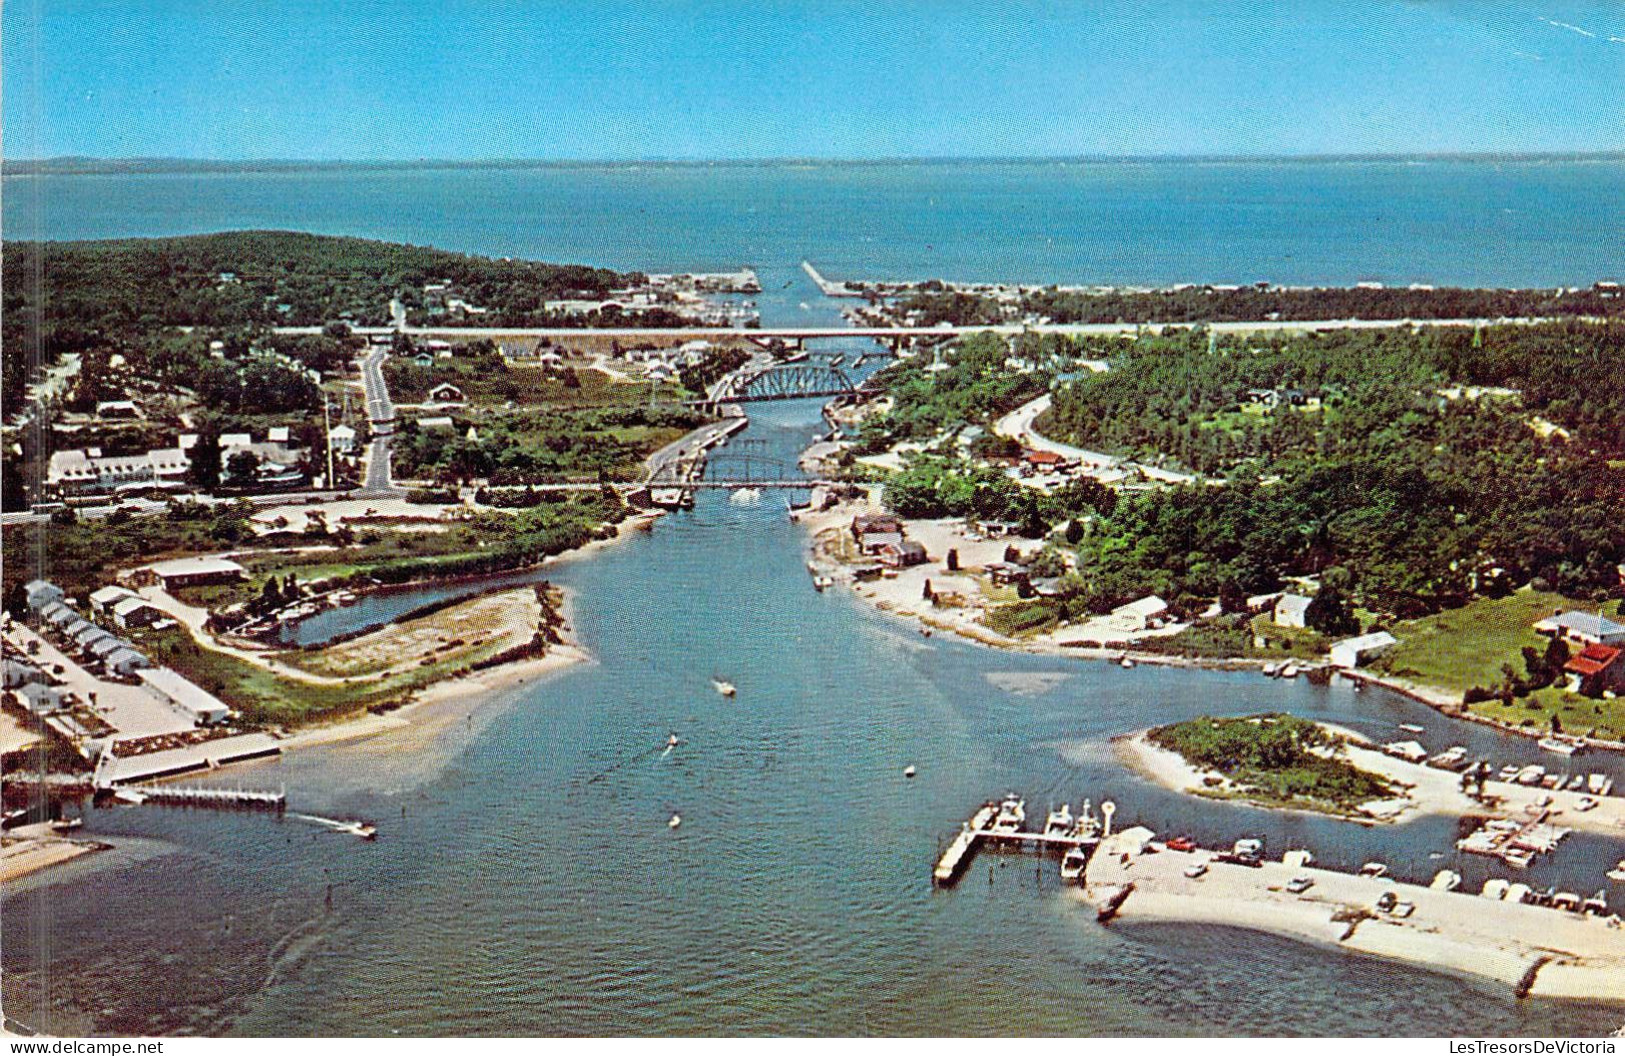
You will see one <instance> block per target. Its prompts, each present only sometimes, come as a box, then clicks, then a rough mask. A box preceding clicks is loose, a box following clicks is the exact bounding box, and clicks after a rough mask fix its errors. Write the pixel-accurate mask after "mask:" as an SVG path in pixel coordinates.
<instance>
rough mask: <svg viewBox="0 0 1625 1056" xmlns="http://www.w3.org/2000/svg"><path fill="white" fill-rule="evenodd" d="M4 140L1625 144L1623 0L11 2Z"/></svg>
mask: <svg viewBox="0 0 1625 1056" xmlns="http://www.w3.org/2000/svg"><path fill="white" fill-rule="evenodd" d="M3 17H4V26H3V29H4V37H3V59H0V61H3V70H0V73H3V76H4V84H5V93H4V111H3V119H4V135H5V153H6V156H8V157H14V158H27V157H47V156H56V155H64V154H82V155H91V156H100V157H137V156H158V157H192V158H219V159H247V158H301V159H321V160H337V159H346V160H399V159H413V158H435V159H477V158H548V159H637V158H684V159H723V158H764V157H828V158H875V157H945V156H954V157H964V156H1010V155H1020V156H1029V155H1038V156H1044V155H1080V154H1130V155H1144V154H1314V153H1344V152H1393V153H1404V152H1425V151H1542V150H1549V151H1568V150H1617V149H1625V89H1622V86H1625V5H1622V4H1619V3H1616V2H1608V3H1593V4H1546V5H1536V6H1529V5H1527V4H1504V3H1489V2H1483V3H1465V2H1464V3H1450V2H1438V3H1421V2H1412V3H1397V2H1385V0H1374V2H1369V3H1358V4H1356V3H1337V4H1333V3H1320V2H1316V0H1299V2H1296V3H1279V4H1240V3H1228V4H1221V3H1190V2H1171V3H1162V4H1139V3H1132V2H1130V3H1120V4H1109V5H1108V4H1083V3H1075V4H1069V3H1061V2H1052V3H1044V4H1028V3H1022V2H1004V0H979V2H976V3H966V4H959V3H954V2H950V0H942V2H938V3H929V4H927V3H909V2H899V3H887V2H884V0H867V2H863V3H848V2H844V0H816V2H806V3H799V4H797V3H776V2H773V0H754V2H747V3H734V2H711V3H703V2H699V3H696V2H685V3H678V2H667V3H658V2H635V0H629V2H620V3H593V4H589V3H586V2H578V3H547V2H541V0H537V2H527V3H507V2H499V0H485V2H474V0H440V2H435V3H428V2H406V0H403V2H399V3H387V4H386V3H377V2H370V0H343V2H340V0H328V2H309V0H278V2H274V3H273V2H270V0H263V2H260V3H240V2H233V0H201V2H198V0H7V2H6V4H5V7H4V16H3Z"/></svg>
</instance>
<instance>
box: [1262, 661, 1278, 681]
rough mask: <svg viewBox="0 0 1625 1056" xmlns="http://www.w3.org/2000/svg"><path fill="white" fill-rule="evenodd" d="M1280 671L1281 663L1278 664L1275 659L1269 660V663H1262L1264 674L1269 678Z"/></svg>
mask: <svg viewBox="0 0 1625 1056" xmlns="http://www.w3.org/2000/svg"><path fill="white" fill-rule="evenodd" d="M1280 671H1281V665H1280V663H1279V662H1277V661H1275V660H1271V661H1270V662H1269V663H1267V664H1265V665H1264V674H1265V675H1266V676H1267V677H1269V678H1274V677H1275V676H1276V675H1277V674H1279V673H1280Z"/></svg>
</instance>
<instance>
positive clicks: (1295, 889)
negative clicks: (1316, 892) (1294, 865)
mask: <svg viewBox="0 0 1625 1056" xmlns="http://www.w3.org/2000/svg"><path fill="white" fill-rule="evenodd" d="M1314 886H1315V882H1314V881H1313V880H1311V879H1310V878H1309V877H1307V876H1294V877H1293V878H1292V879H1291V880H1288V881H1287V882H1286V889H1287V890H1288V891H1289V892H1291V893H1292V894H1294V895H1301V894H1303V893H1304V892H1305V891H1307V890H1309V889H1310V888H1311V887H1314Z"/></svg>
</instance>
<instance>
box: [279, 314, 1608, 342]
mask: <svg viewBox="0 0 1625 1056" xmlns="http://www.w3.org/2000/svg"><path fill="white" fill-rule="evenodd" d="M1576 319H1577V320H1578V321H1582V322H1595V321H1597V320H1595V319H1592V318H1591V317H1576ZM1550 321H1551V320H1547V319H1535V318H1529V319H1315V320H1302V321H1294V320H1288V319H1267V320H1259V321H1255V322H1237V323H1223V322H1215V323H1206V324H1203V325H1206V326H1207V327H1208V328H1209V329H1210V330H1212V331H1214V332H1215V333H1221V334H1224V333H1258V332H1272V331H1292V330H1387V329H1392V328H1394V327H1399V326H1411V325H1416V326H1456V327H1463V326H1465V327H1477V326H1494V325H1497V324H1524V325H1529V324H1534V323H1543V322H1550ZM1194 325H1197V324H1194V323H1144V324H1141V323H1034V324H1025V323H1000V324H998V325H996V326H950V325H946V324H944V325H940V326H824V327H774V328H770V327H763V328H762V329H759V330H756V329H751V330H746V329H741V328H738V327H727V326H680V327H651V326H641V327H619V328H618V327H568V326H558V327H511V328H509V327H491V326H484V327H481V326H439V327H432V326H430V327H414V326H402V327H398V328H397V327H382V326H371V327H368V326H361V327H356V328H355V330H354V332H355V333H357V334H363V335H372V334H393V333H407V334H419V335H429V334H434V335H440V336H445V337H469V338H476V337H491V338H500V337H546V338H555V339H558V338H571V337H619V338H626V339H639V338H644V339H647V338H659V337H665V338H682V339H683V340H685V341H687V340H694V339H706V340H717V339H722V338H730V337H746V338H750V339H751V340H753V341H766V340H769V339H771V338H775V337H776V338H780V339H783V340H786V341H800V340H807V339H809V338H819V337H869V338H874V339H876V340H880V341H885V340H889V339H891V338H897V337H953V336H956V335H958V334H980V333H986V332H992V333H995V334H1078V335H1104V336H1110V335H1114V334H1115V335H1123V334H1133V333H1137V332H1139V331H1142V330H1143V331H1146V332H1148V333H1156V332H1159V331H1161V330H1162V329H1163V328H1164V327H1173V328H1177V329H1189V328H1190V327H1191V326H1194ZM274 329H275V330H276V332H277V333H279V334H319V333H321V332H322V328H321V327H319V326H279V327H275V328H274Z"/></svg>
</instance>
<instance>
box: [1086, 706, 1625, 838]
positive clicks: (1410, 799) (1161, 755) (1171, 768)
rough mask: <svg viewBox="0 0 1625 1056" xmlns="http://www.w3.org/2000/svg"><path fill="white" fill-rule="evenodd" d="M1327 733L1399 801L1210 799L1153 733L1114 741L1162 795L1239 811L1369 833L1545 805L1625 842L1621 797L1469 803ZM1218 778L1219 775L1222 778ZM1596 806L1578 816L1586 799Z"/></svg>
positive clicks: (1577, 824) (1543, 794) (1352, 739)
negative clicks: (1312, 819)
mask: <svg viewBox="0 0 1625 1056" xmlns="http://www.w3.org/2000/svg"><path fill="white" fill-rule="evenodd" d="M1319 725H1320V726H1321V727H1322V728H1323V729H1326V730H1327V731H1328V732H1331V733H1334V734H1337V735H1338V736H1341V737H1344V738H1346V739H1347V740H1348V744H1347V746H1346V748H1345V749H1344V759H1345V760H1346V761H1347V762H1348V763H1350V764H1351V765H1353V766H1356V767H1358V768H1359V769H1361V770H1364V771H1366V772H1367V773H1370V774H1373V775H1375V776H1377V777H1380V778H1383V779H1384V780H1387V781H1389V782H1391V783H1392V784H1393V785H1395V786H1396V787H1397V788H1398V789H1399V790H1400V792H1401V795H1400V796H1399V797H1396V798H1395V799H1388V800H1372V801H1369V802H1367V803H1365V804H1362V805H1361V806H1360V807H1358V808H1355V811H1354V812H1351V813H1346V814H1345V813H1339V812H1336V811H1330V810H1317V809H1315V808H1314V807H1309V806H1303V805H1291V804H1277V803H1271V802H1269V801H1267V800H1262V799H1253V798H1249V797H1248V796H1247V794H1246V793H1245V792H1238V794H1237V795H1235V796H1221V795H1209V794H1206V789H1207V787H1208V786H1207V785H1206V784H1205V779H1206V778H1207V777H1208V776H1209V775H1210V773H1212V772H1211V771H1202V770H1199V769H1197V768H1196V767H1195V766H1192V765H1191V764H1190V763H1188V762H1186V760H1185V759H1184V757H1183V756H1181V755H1180V754H1179V753H1177V752H1174V751H1170V750H1168V749H1166V748H1162V747H1159V746H1157V745H1154V744H1152V743H1151V742H1150V740H1149V738H1148V737H1147V736H1146V734H1147V733H1148V731H1146V730H1140V731H1138V732H1136V733H1132V734H1125V735H1123V736H1119V737H1114V738H1112V742H1111V743H1112V747H1113V750H1114V753H1115V754H1116V756H1117V759H1118V761H1119V762H1121V763H1123V765H1124V766H1125V767H1127V768H1128V770H1129V771H1130V772H1132V773H1134V774H1137V775H1138V776H1140V777H1142V778H1144V779H1145V780H1148V781H1151V782H1152V783H1153V784H1156V785H1159V786H1160V787H1162V788H1166V789H1169V790H1171V791H1174V792H1179V793H1182V794H1186V795H1196V796H1201V797H1202V798H1203V799H1207V800H1211V801H1213V802H1219V803H1231V804H1234V805H1237V806H1246V807H1254V808H1256V809H1259V810H1269V811H1276V812H1279V813H1284V814H1313V815H1316V816H1318V817H1324V818H1333V819H1336V820H1338V821H1347V822H1350V823H1351V824H1355V825H1364V826H1367V827H1371V826H1375V825H1404V824H1407V823H1409V822H1412V821H1415V820H1417V819H1418V818H1421V817H1425V816H1440V817H1454V818H1460V817H1467V816H1469V815H1471V816H1478V817H1486V818H1496V819H1519V820H1527V819H1528V818H1529V817H1530V816H1531V815H1530V811H1531V810H1539V809H1541V808H1540V807H1539V803H1540V801H1541V800H1547V801H1549V802H1548V809H1550V811H1551V817H1552V818H1553V819H1554V821H1555V822H1557V823H1558V824H1561V825H1562V826H1564V827H1565V828H1570V829H1574V830H1575V831H1583V832H1591V833H1596V834H1599V835H1603V836H1610V837H1615V838H1618V837H1621V836H1625V799H1622V798H1620V797H1618V796H1596V797H1590V796H1587V795H1586V794H1585V793H1582V792H1558V791H1553V790H1550V789H1545V788H1540V787H1531V786H1526V785H1518V784H1512V783H1509V782H1505V781H1494V780H1491V781H1486V782H1485V783H1484V788H1485V792H1486V793H1487V794H1488V795H1489V796H1491V797H1493V798H1494V799H1496V800H1497V802H1495V803H1486V802H1484V801H1481V800H1474V799H1470V798H1469V797H1468V796H1467V795H1466V794H1465V793H1464V792H1462V790H1461V787H1460V775H1459V774H1456V773H1453V772H1451V771H1448V770H1438V769H1435V768H1433V767H1430V766H1425V765H1422V764H1420V763H1408V762H1405V761H1404V760H1402V759H1396V758H1394V757H1392V756H1389V755H1386V754H1384V753H1383V752H1382V751H1380V750H1379V749H1377V748H1376V747H1375V746H1374V745H1373V744H1372V743H1371V742H1370V741H1369V740H1367V739H1366V738H1365V737H1364V736H1362V735H1361V734H1359V733H1356V732H1354V731H1352V730H1348V729H1344V728H1342V727H1339V726H1336V725H1333V724H1330V723H1319ZM1216 776H1217V775H1216ZM1587 798H1590V799H1594V800H1595V802H1596V806H1593V807H1591V808H1590V809H1587V810H1582V809H1580V801H1581V800H1582V799H1587ZM1401 802H1403V806H1397V808H1396V809H1393V810H1391V811H1390V810H1382V811H1372V812H1366V811H1364V808H1365V807H1371V806H1376V805H1388V804H1396V805H1397V804H1399V803H1401Z"/></svg>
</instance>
